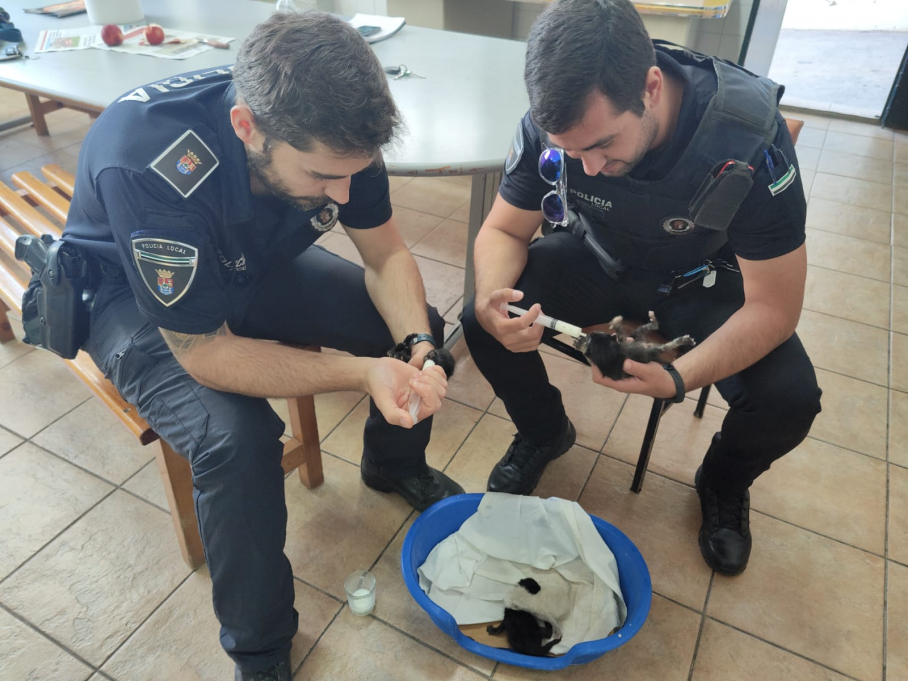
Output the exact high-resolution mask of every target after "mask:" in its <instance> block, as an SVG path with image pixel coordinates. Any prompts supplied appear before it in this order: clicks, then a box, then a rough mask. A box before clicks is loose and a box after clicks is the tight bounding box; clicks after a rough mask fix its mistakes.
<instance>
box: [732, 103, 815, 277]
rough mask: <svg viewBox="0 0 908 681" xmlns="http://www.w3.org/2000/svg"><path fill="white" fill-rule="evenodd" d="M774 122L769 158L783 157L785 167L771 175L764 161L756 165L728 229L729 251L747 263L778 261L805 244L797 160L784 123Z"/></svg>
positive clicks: (804, 215) (777, 167) (779, 166)
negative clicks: (749, 188)
mask: <svg viewBox="0 0 908 681" xmlns="http://www.w3.org/2000/svg"><path fill="white" fill-rule="evenodd" d="M777 119H778V121H779V131H778V133H776V137H775V139H774V140H773V147H775V149H776V150H777V151H775V152H773V153H771V156H775V157H776V158H777V159H778V158H781V157H784V158H785V159H786V160H787V164H774V168H773V169H772V171H771V170H770V168H769V163H768V162H767V161H766V160H765V158H764V159H763V161H762V162H760V163H758V164H757V167H755V168H754V185H753V187H752V188H751V190H750V192H749V193H748V195H747V196H746V197H745V199H744V201H743V203H742V204H741V207H740V208H739V209H738V212H737V213H736V214H735V217H734V218H733V219H732V221H731V224H730V225H729V227H728V241H729V243H730V244H731V247H732V249H734V252H735V254H736V255H739V256H741V257H742V258H745V259H747V260H769V259H770V258H778V257H780V256H782V255H785V254H786V253H790V252H792V251H794V250H796V249H797V248H799V247H800V246H801V244H803V243H804V240H805V223H806V220H807V201H806V199H805V198H804V186H803V184H802V183H801V170H800V168H799V167H798V157H797V154H796V153H795V149H794V144H793V143H792V140H791V134H790V133H789V132H788V126H787V125H786V124H785V119H784V118H782V116H781V114H779V115H778V116H777ZM768 151H772V150H768ZM778 152H781V155H780V154H779V153H778ZM788 174H790V176H788V177H787V175H788Z"/></svg>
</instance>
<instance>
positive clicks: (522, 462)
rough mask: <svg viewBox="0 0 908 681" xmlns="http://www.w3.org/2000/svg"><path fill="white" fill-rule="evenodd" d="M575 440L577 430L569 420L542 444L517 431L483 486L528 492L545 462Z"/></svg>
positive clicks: (516, 492) (536, 480)
mask: <svg viewBox="0 0 908 681" xmlns="http://www.w3.org/2000/svg"><path fill="white" fill-rule="evenodd" d="M576 440H577V431H576V430H574V424H573V423H571V422H570V421H568V424H567V429H566V430H565V431H564V433H562V434H561V436H560V437H557V438H555V439H554V440H552V441H551V442H550V443H549V444H547V445H544V446H542V447H537V446H536V445H535V444H533V443H532V442H530V441H529V440H528V439H527V438H525V437H524V436H523V435H521V434H520V433H517V434H516V435H515V436H514V441H513V442H512V443H511V446H510V447H508V451H507V452H506V453H505V455H504V458H503V459H502V460H501V461H499V462H498V463H497V464H495V468H493V469H492V474H491V475H490V476H489V484H488V485H487V486H486V489H487V490H488V491H489V492H505V493H507V494H532V492H533V490H534V489H536V485H538V484H539V478H541V477H542V472H543V471H544V470H545V467H546V465H547V464H548V463H549V462H550V461H554V460H555V459H557V458H558V457H559V456H561V455H562V454H564V453H565V452H566V451H567V450H569V449H570V448H571V447H573V446H574V442H575V441H576Z"/></svg>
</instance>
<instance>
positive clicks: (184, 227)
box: [64, 12, 463, 680]
mask: <svg viewBox="0 0 908 681" xmlns="http://www.w3.org/2000/svg"><path fill="white" fill-rule="evenodd" d="M398 126H399V114H398V111H397V109H396V107H395V104H394V102H393V100H392V98H391V95H390V92H389V89H388V85H387V80H386V76H385V74H384V72H383V70H382V67H381V64H380V63H379V62H378V60H377V58H376V57H375V55H374V54H373V53H372V51H371V49H370V47H369V46H368V45H367V43H366V42H365V41H364V40H363V39H362V37H361V36H360V35H359V34H358V33H357V32H356V30H355V29H353V28H352V27H350V26H349V25H347V24H346V23H344V22H342V21H340V20H338V19H335V18H332V17H331V16H329V15H327V14H324V13H317V12H312V13H305V14H275V15H273V16H272V17H271V18H270V19H269V20H268V21H266V22H265V23H263V24H261V25H259V26H258V27H256V28H255V29H254V30H253V32H252V34H251V35H250V37H249V38H248V39H247V41H246V42H245V44H244V45H243V47H242V50H241V52H240V54H239V57H238V60H237V63H236V66H235V68H232V67H231V68H226V67H225V68H223V69H213V70H209V71H202V72H197V73H188V74H185V75H182V76H177V77H174V78H170V79H168V80H166V81H162V82H158V83H152V84H150V85H145V86H142V87H139V88H137V89H135V90H134V91H132V92H130V93H127V94H125V95H124V96H123V97H122V98H120V99H119V100H118V101H117V102H115V103H114V104H113V105H112V106H110V107H109V108H108V109H107V110H106V111H105V112H104V113H103V114H102V115H101V117H100V118H99V119H98V121H97V122H96V123H95V124H94V126H93V127H92V129H91V131H90V133H89V134H88V136H87V137H86V139H85V142H84V145H83V147H82V152H81V157H80V161H79V169H78V173H77V177H76V182H77V184H76V189H75V195H74V197H73V202H72V207H71V210H70V213H69V219H68V222H67V229H66V232H65V234H64V238H65V239H66V240H67V242H68V243H72V244H75V245H77V246H79V247H81V248H82V249H83V250H84V251H85V252H87V253H88V254H89V257H90V259H91V261H92V264H93V267H94V268H95V271H96V273H97V281H98V282H99V283H98V290H97V292H96V295H95V300H94V306H93V310H92V315H91V331H90V336H89V339H88V342H87V344H86V346H85V349H86V350H87V351H88V352H89V353H90V355H91V357H92V358H93V359H94V361H95V362H96V363H97V365H98V366H99V367H100V368H101V370H102V371H103V372H104V373H105V375H106V376H108V377H109V378H110V379H111V380H112V381H113V382H114V384H115V385H116V386H117V388H118V389H119V391H120V392H121V393H122V395H123V397H124V398H125V399H126V400H128V401H129V402H130V403H132V404H134V405H136V406H137V407H138V409H139V413H140V414H141V415H142V416H143V417H144V418H145V419H147V420H148V422H149V423H150V424H151V426H152V427H153V428H154V430H155V432H157V433H158V434H159V435H160V436H161V437H163V438H164V439H165V440H166V441H167V442H168V443H170V444H171V445H172V446H173V448H174V449H175V450H176V451H177V452H179V453H180V454H181V455H183V456H185V457H187V458H188V460H189V462H190V463H191V465H192V473H193V484H194V486H195V499H196V511H197V514H198V520H199V529H200V531H201V536H202V541H203V544H204V548H205V556H206V559H207V562H208V567H209V570H210V572H211V579H212V584H213V593H214V607H215V612H216V614H217V616H218V619H219V620H220V623H221V643H222V645H223V647H224V649H225V650H226V651H227V653H228V654H229V655H230V656H231V657H232V658H233V660H234V661H235V662H236V678H237V679H266V678H267V679H287V680H289V679H290V674H291V670H290V667H289V659H290V658H289V651H290V645H291V638H292V637H293V635H294V634H295V633H296V630H297V621H298V615H297V612H296V611H295V610H294V607H293V602H294V590H293V575H292V572H291V566H290V563H289V561H288V560H287V558H286V556H285V555H284V553H283V547H284V539H285V533H286V522H287V509H286V505H285V503H284V478H283V474H282V470H281V455H282V451H283V447H282V443H281V440H280V438H281V435H282V433H283V432H284V424H283V423H282V422H281V420H280V419H279V418H278V416H277V415H276V414H275V413H274V412H273V411H272V409H271V408H270V406H269V405H268V402H267V400H266V399H265V398H266V397H293V396H297V395H311V394H314V393H323V392H330V391H335V390H363V391H365V392H367V393H369V395H370V396H371V398H372V403H371V410H370V415H369V419H368V421H367V422H366V427H365V435H364V452H363V459H362V467H361V472H362V477H363V480H364V481H365V483H366V484H367V485H369V486H370V487H375V488H377V489H380V490H382V491H385V492H392V491H393V492H397V493H399V494H400V495H402V496H403V497H404V499H405V500H406V501H407V502H408V503H409V504H410V505H412V506H413V507H414V508H416V509H418V510H422V509H425V508H426V507H428V506H429V505H430V504H432V503H434V502H435V501H438V500H440V499H442V498H444V497H446V496H450V495H452V494H456V493H460V492H462V491H463V490H462V488H461V487H460V486H459V485H457V484H456V483H455V482H453V481H452V480H450V479H449V478H447V477H446V476H445V475H443V474H442V473H440V472H438V471H435V470H433V469H431V468H429V467H428V466H427V465H426V461H425V448H426V444H427V443H428V441H429V432H430V428H431V421H432V419H431V415H432V413H434V412H435V411H437V410H438V409H439V408H440V405H441V400H442V398H443V397H444V393H445V383H446V382H445V378H444V373H443V372H442V371H441V370H440V368H439V367H436V368H434V369H428V370H426V371H425V372H422V373H421V372H420V369H421V368H422V364H423V358H424V357H425V355H426V353H427V352H429V351H431V350H432V349H433V347H434V344H435V343H436V342H438V341H440V340H441V338H442V334H443V322H442V319H441V317H440V316H439V315H438V314H437V312H436V311H435V310H434V309H430V310H429V312H428V314H427V308H426V303H425V293H424V290H423V286H422V282H421V280H420V277H419V271H418V269H417V267H416V264H415V262H414V260H413V258H412V257H411V256H410V254H409V252H408V251H407V248H406V246H405V244H404V242H403V240H402V239H401V237H400V235H399V234H398V232H397V229H396V227H395V224H394V220H393V218H392V215H391V204H390V200H389V190H388V178H387V173H386V171H385V168H384V165H383V164H382V162H381V155H380V150H381V148H382V147H383V146H385V145H386V144H387V143H388V142H389V141H391V140H392V138H393V136H394V134H395V131H396V129H397V128H398ZM338 221H339V222H340V223H342V224H343V226H344V227H345V229H346V232H347V234H348V235H349V236H350V238H351V240H352V241H353V243H354V245H355V246H356V247H357V249H358V250H359V252H360V254H361V255H362V258H363V261H364V263H365V271H363V269H362V268H360V267H358V266H357V265H354V264H352V263H350V262H347V261H345V260H342V259H341V258H339V257H338V256H336V255H333V254H331V253H329V252H327V251H325V250H323V249H322V248H320V247H317V246H313V245H312V244H313V242H315V240H316V239H317V238H318V237H319V236H320V235H321V234H322V233H324V232H325V231H326V230H329V229H331V228H332V227H333V226H334V225H335V223H337V222H338ZM411 334H418V335H416V336H415V339H414V342H413V343H412V345H411V352H412V359H411V361H410V363H409V364H407V363H405V362H401V361H399V360H397V359H391V358H389V357H383V355H384V353H385V352H386V351H387V350H389V349H390V348H391V347H392V346H393V345H394V344H395V342H399V341H402V340H403V339H404V338H405V337H407V336H409V335H411ZM269 341H282V342H285V343H290V344H314V345H320V346H325V347H330V348H337V349H340V350H344V351H347V352H349V353H352V355H355V356H354V357H350V356H345V355H339V354H317V353H309V352H303V351H300V350H298V349H295V348H291V347H288V346H287V345H281V344H278V343H274V342H269ZM411 390H413V391H415V392H416V393H418V394H419V395H420V397H421V411H420V412H419V413H418V414H417V420H418V425H415V424H414V423H413V419H412V418H411V416H410V414H409V413H408V411H407V404H408V395H409V394H410V391H411Z"/></svg>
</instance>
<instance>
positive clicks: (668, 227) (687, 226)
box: [662, 216, 694, 234]
mask: <svg viewBox="0 0 908 681" xmlns="http://www.w3.org/2000/svg"><path fill="white" fill-rule="evenodd" d="M693 228H694V223H693V221H692V220H690V219H688V218H685V217H681V216H678V217H673V218H665V219H664V220H663V221H662V229H664V230H665V231H666V232H668V233H669V234H687V233H688V232H689V231H691V230H692V229H693Z"/></svg>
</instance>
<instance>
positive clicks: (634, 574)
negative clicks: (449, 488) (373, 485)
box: [400, 494, 653, 670]
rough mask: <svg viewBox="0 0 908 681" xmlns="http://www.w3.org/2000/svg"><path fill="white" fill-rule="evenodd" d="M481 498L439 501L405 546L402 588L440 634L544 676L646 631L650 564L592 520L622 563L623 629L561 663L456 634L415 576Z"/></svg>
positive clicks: (630, 545) (463, 496) (421, 519)
mask: <svg viewBox="0 0 908 681" xmlns="http://www.w3.org/2000/svg"><path fill="white" fill-rule="evenodd" d="M482 497H483V495H482V494H459V495H457V496H453V497H449V498H447V499H444V500H442V501H439V502H438V503H437V504H434V505H433V506H431V507H430V508H429V509H428V510H426V511H424V512H423V514H422V515H421V516H419V518H417V519H416V522H414V523H413V525H412V527H410V531H409V532H407V537H406V539H405V540H404V547H403V550H402V551H401V556H400V566H401V569H402V571H403V575H404V583H405V584H406V585H407V589H409V590H410V594H411V595H412V596H413V598H415V599H416V602H417V603H419V605H420V607H422V609H423V610H425V611H426V612H427V613H429V617H431V618H432V621H433V622H435V624H436V625H437V626H438V628H439V629H441V630H442V631H443V632H445V633H446V634H447V635H448V636H450V637H451V638H453V639H454V640H455V641H457V643H458V644H460V646H461V647H463V648H465V649H467V650H469V651H470V652H471V653H476V654H477V655H482V656H483V657H487V658H489V659H491V660H497V661H499V662H504V663H505V664H511V665H515V666H518V667H528V668H530V669H545V670H550V669H564V668H565V667H567V666H569V665H572V664H585V663H587V662H589V661H591V660H595V659H596V658H597V657H600V656H602V655H604V654H605V653H607V652H608V651H610V650H614V649H615V648H617V647H618V646H622V645H624V644H625V643H627V642H628V641H630V640H631V639H632V638H633V637H634V635H636V633H637V632H638V631H640V627H642V626H643V623H644V622H645V621H646V616H647V615H648V614H649V606H650V602H651V601H652V599H653V584H652V582H651V581H650V576H649V569H647V567H646V562H645V561H644V560H643V556H641V555H640V551H638V550H637V547H636V546H634V544H633V542H632V541H631V540H630V539H628V538H627V536H626V535H625V534H624V533H623V532H621V531H620V530H619V529H617V528H616V527H613V526H612V525H609V524H608V523H607V522H605V521H604V520H600V519H599V518H596V517H595V516H590V517H591V518H592V519H593V524H594V525H595V526H596V530H598V532H599V534H600V536H601V537H602V539H603V540H604V541H605V543H606V545H607V546H608V547H609V549H611V551H612V553H613V554H614V555H615V560H616V561H617V562H618V573H619V580H620V583H621V591H622V593H623V595H624V602H625V603H626V604H627V619H626V620H625V622H624V626H622V627H621V628H620V629H619V630H618V631H616V632H615V633H613V634H612V635H611V636H607V637H606V638H601V639H599V640H598V641H587V642H586V643H578V644H577V645H575V646H574V647H573V648H571V649H570V650H569V651H567V652H566V653H565V654H564V655H560V656H558V657H534V656H532V655H521V654H520V653H515V652H514V651H513V650H506V649H504V648H492V647H490V646H485V645H482V644H481V643H477V642H476V641H474V640H473V639H471V638H470V637H469V636H465V635H464V634H462V633H461V632H460V629H458V628H457V623H456V622H455V621H454V618H453V617H452V616H451V615H450V614H449V613H448V612H447V611H446V610H442V609H441V608H440V607H438V606H437V605H435V603H433V602H432V601H430V600H429V597H428V596H426V594H425V593H424V592H423V590H422V589H421V588H420V586H419V575H418V574H417V572H416V571H417V569H418V568H419V566H420V565H422V564H423V563H424V562H426V558H428V556H429V554H430V553H431V552H432V549H434V548H435V545H436V544H438V543H439V542H441V541H442V540H443V539H446V538H447V537H449V536H450V535H452V534H454V532H456V531H457V530H459V529H460V526H461V525H463V522H464V521H465V520H466V519H467V518H469V517H470V516H471V515H473V514H474V513H476V509H477V508H479V502H480V501H481V500H482Z"/></svg>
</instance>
